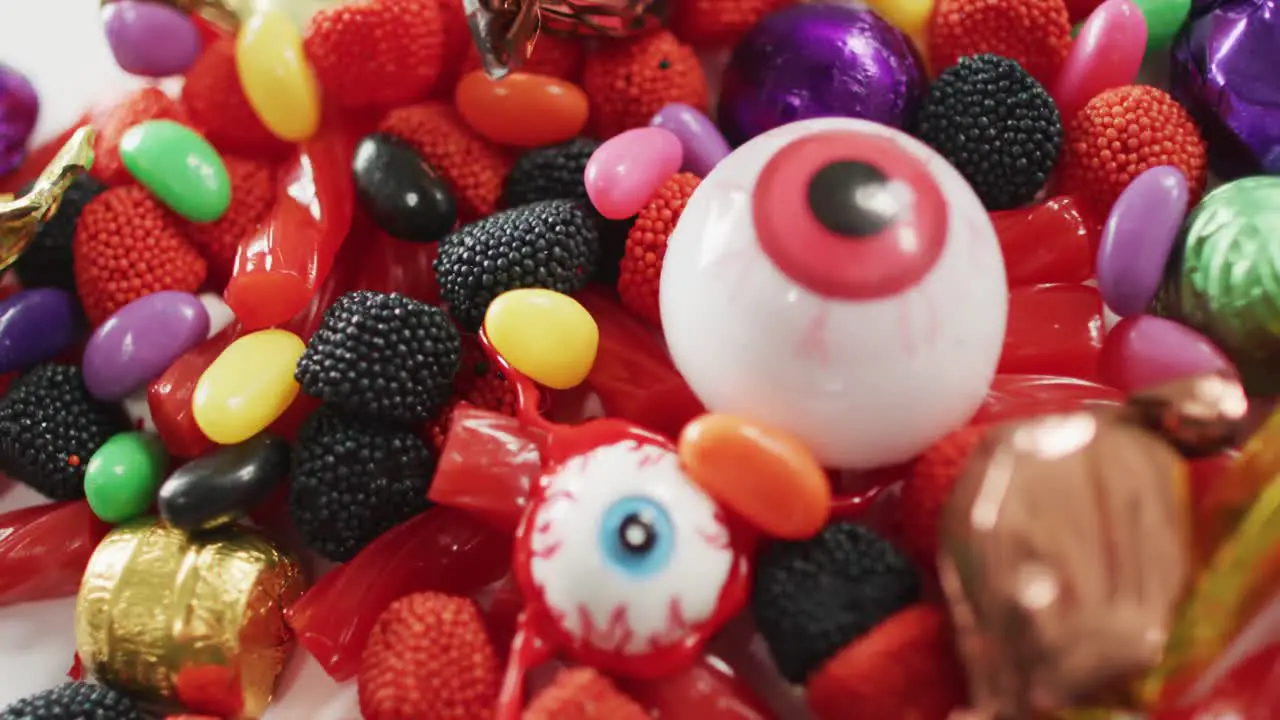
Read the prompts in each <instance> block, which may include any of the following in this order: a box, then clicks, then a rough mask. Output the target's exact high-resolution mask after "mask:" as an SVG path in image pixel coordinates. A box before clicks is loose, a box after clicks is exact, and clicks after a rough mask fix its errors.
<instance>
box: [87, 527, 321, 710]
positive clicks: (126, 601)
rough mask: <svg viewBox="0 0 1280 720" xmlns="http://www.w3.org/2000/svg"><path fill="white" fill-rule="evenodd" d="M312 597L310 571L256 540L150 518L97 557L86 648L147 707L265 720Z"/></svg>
mask: <svg viewBox="0 0 1280 720" xmlns="http://www.w3.org/2000/svg"><path fill="white" fill-rule="evenodd" d="M302 590H303V579H302V574H301V572H300V570H299V567H298V564H297V563H296V562H295V561H294V560H293V559H292V558H291V557H289V556H288V555H287V554H285V553H283V552H282V551H280V550H279V549H278V548H277V547H276V546H275V545H273V544H272V543H271V542H270V541H269V540H267V539H266V538H265V537H263V536H261V535H259V534H257V533H255V532H252V531H249V530H247V529H244V528H225V529H221V530H215V531H210V532H207V533H202V534H200V535H188V534H187V533H185V532H182V531H180V530H176V529H174V528H170V527H168V526H166V525H163V524H161V523H158V522H156V521H155V520H152V519H143V520H139V521H136V522H132V523H129V524H126V525H122V526H120V527H117V528H116V529H115V530H113V531H111V533H110V534H108V535H107V537H106V538H105V539H104V540H103V541H102V543H101V544H100V545H99V546H98V548H97V550H95V551H94V553H93V556H92V558H91V559H90V560H89V566H88V568H87V569H86V570H85V574H84V580H83V581H82V583H81V586H80V594H79V596H78V597H77V599H76V649H77V651H78V652H79V654H80V659H81V661H82V662H83V663H84V667H85V670H86V671H87V672H89V673H91V674H92V675H93V676H95V677H96V678H97V679H98V680H99V681H100V682H103V683H104V684H107V685H110V686H112V687H114V688H117V689H119V690H122V691H124V692H127V693H129V694H131V695H133V696H135V697H138V698H140V699H142V700H144V701H148V702H154V703H157V704H159V705H162V706H168V707H178V706H184V705H185V706H186V707H187V708H188V709H189V710H192V711H195V712H200V713H208V714H212V715H217V716H219V717H233V718H258V717H261V716H262V714H263V712H265V710H266V707H267V704H268V703H269V702H270V700H271V695H272V692H273V691H274V688H275V683H276V677H277V676H278V675H279V673H280V671H281V669H282V668H283V667H284V663H285V660H286V658H287V656H288V652H289V650H290V648H291V637H290V633H289V630H288V627H287V626H286V625H285V622H284V610H285V607H286V606H287V605H288V604H289V603H291V602H293V601H294V600H296V599H297V598H298V597H299V596H300V595H301V594H302Z"/></svg>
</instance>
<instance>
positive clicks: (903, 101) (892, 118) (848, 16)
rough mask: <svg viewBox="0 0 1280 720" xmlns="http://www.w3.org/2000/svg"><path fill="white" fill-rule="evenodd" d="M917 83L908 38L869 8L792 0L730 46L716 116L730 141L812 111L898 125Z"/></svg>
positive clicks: (906, 118) (905, 119)
mask: <svg viewBox="0 0 1280 720" xmlns="http://www.w3.org/2000/svg"><path fill="white" fill-rule="evenodd" d="M924 89H925V78H924V70H923V64H922V63H921V61H920V59H919V57H918V56H917V55H916V52H915V49H914V47H913V46H912V44H911V41H910V40H909V39H907V37H906V36H905V35H903V34H902V32H900V31H899V30H897V29H896V28H894V27H893V26H891V25H889V23H887V22H885V21H884V20H882V19H880V17H879V16H878V15H876V14H875V13H873V12H871V11H870V10H863V9H859V8H854V7H850V6H847V5H823V4H801V5H793V6H791V7H788V8H785V9H783V10H779V11H777V12H775V13H772V14H770V15H767V16H765V17H764V18H763V19H762V20H761V21H760V22H759V23H757V24H756V26H755V28H753V29H752V30H751V32H749V33H747V35H746V37H744V38H743V39H742V41H741V42H740V43H739V44H738V46H737V47H736V48H734V51H733V57H732V59H730V61H729V66H728V67H727V68H726V69H725V72H724V78H723V89H722V90H721V93H720V105H719V113H718V115H719V117H718V119H719V124H720V129H721V131H723V132H724V135H725V138H726V139H727V140H728V141H729V142H730V143H731V144H732V145H734V146H737V145H741V144H742V143H744V142H746V141H747V140H750V139H751V138H753V137H755V136H756V135H759V134H760V133H763V132H765V131H767V130H772V129H773V128H775V127H778V126H779V125H784V124H786V123H789V122H795V121H797V120H806V119H809V118H816V117H853V118H862V119H865V120H872V121H875V122H878V123H882V124H885V125H890V126H892V127H896V128H905V127H907V126H908V125H909V124H910V123H911V122H912V121H913V120H914V118H915V113H916V110H917V108H918V107H919V105H920V98H921V95H922V94H923V92H924Z"/></svg>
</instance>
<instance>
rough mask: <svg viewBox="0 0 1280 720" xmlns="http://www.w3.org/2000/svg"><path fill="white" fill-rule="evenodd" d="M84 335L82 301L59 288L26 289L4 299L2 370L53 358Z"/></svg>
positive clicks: (0, 316)
mask: <svg viewBox="0 0 1280 720" xmlns="http://www.w3.org/2000/svg"><path fill="white" fill-rule="evenodd" d="M79 335H80V303H79V302H77V301H76V298H75V296H73V295H72V294H71V293H69V292H67V291H65V290H58V289H56V288H37V289H35V290H23V291H22V292H20V293H17V294H15V295H13V296H11V297H9V298H7V299H5V300H4V301H3V302H0V373H7V372H13V371H14V370H24V369H26V368H29V367H31V366H33V365H38V364H40V363H42V362H44V361H46V360H52V359H54V358H55V357H57V356H58V355H60V354H62V352H63V351H65V350H66V349H67V348H69V347H71V346H72V344H74V343H75V341H76V338H77V337H78V336H79Z"/></svg>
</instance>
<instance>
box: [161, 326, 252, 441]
mask: <svg viewBox="0 0 1280 720" xmlns="http://www.w3.org/2000/svg"><path fill="white" fill-rule="evenodd" d="M241 333H242V331H241V328H240V325H239V324H238V323H232V324H230V325H228V326H227V327H225V328H223V330H222V332H220V333H218V334H217V335H214V336H213V337H211V338H209V339H208V340H205V341H204V342H202V343H200V344H199V345H197V346H195V347H193V348H191V349H190V350H188V351H187V352H186V353H184V354H183V355H182V357H180V358H178V359H177V360H175V361H174V363H173V364H172V365H170V366H169V369H168V370H165V371H164V374H162V375H161V376H160V377H158V378H156V379H155V380H153V381H152V382H151V385H150V386H149V387H148V388H147V407H148V409H150V410H151V420H152V422H153V423H154V424H155V426H156V433H157V434H159V435H160V440H161V441H162V442H163V443H164V446H165V449H166V450H168V451H169V454H170V455H173V456H174V457H181V458H196V457H200V456H201V455H203V454H205V453H206V452H208V451H209V450H212V449H213V447H214V442H213V441H212V440H210V439H209V438H207V437H205V434H204V432H203V431H202V430H200V427H199V426H198V425H196V419H195V416H194V415H193V414H192V412H191V396H192V395H193V394H195V391H196V383H197V382H199V380H200V376H201V375H203V374H204V371H205V370H207V369H208V368H209V366H210V365H212V364H213V361H214V360H216V359H217V358H218V356H219V355H221V354H222V351H223V350H226V349H227V346H228V345H230V344H231V343H232V342H233V341H235V339H236V338H238V337H240V335H241Z"/></svg>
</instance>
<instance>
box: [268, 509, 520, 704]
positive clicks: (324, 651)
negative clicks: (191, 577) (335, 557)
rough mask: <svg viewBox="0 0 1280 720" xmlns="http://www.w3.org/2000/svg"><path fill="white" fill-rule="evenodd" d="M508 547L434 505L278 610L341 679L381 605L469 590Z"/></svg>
mask: <svg viewBox="0 0 1280 720" xmlns="http://www.w3.org/2000/svg"><path fill="white" fill-rule="evenodd" d="M511 548H512V541H511V537H510V536H509V535H506V534H504V533H500V532H498V531H496V530H493V529H492V528H490V527H489V526H487V525H485V524H484V523H482V522H481V521H479V520H476V519H474V518H472V517H470V516H468V515H467V514H466V513H464V512H462V511H460V510H454V509H452V508H446V507H434V508H431V509H430V510H428V511H426V512H424V513H422V514H421V515H418V516H417V517H415V518H413V519H412V520H409V521H406V522H404V523H401V524H400V525H397V526H396V527H394V528H392V529H391V530H389V531H388V532H385V533H383V534H382V536H381V537H379V538H378V539H377V540H374V541H373V542H372V543H370V544H369V545H368V546H367V547H365V549H364V550H361V551H360V554H359V555H357V556H356V557H355V558H354V559H352V560H351V561H350V562H348V563H346V564H344V565H342V566H340V567H338V568H336V569H335V570H333V571H332V572H330V573H329V574H328V575H325V576H324V577H323V578H321V579H320V581H319V582H317V583H316V584H315V585H314V586H313V587H312V588H311V589H310V590H308V591H307V592H306V594H304V595H303V596H302V598H301V599H300V600H298V602H296V603H294V604H293V606H292V607H290V608H289V609H288V611H287V614H286V618H287V620H288V623H289V626H290V627H292V628H293V631H294V633H295V634H296V635H297V638H298V642H299V643H301V644H302V646H303V647H305V648H306V649H307V651H308V652H310V653H311V654H312V655H313V656H315V658H316V660H318V661H319V662H320V665H321V666H323V667H324V669H325V672H327V673H328V674H329V676H330V677H332V678H333V679H335V680H338V681H343V680H347V679H349V678H351V677H352V676H354V675H355V674H356V671H357V670H359V669H360V656H361V654H362V653H363V652H364V646H365V643H366V642H367V641H368V639H369V632H370V631H371V630H372V629H373V625H374V623H375V622H376V621H377V619H378V616H379V615H380V614H381V613H382V611H383V610H385V609H386V608H387V606H388V605H390V604H391V603H392V602H394V601H395V600H397V599H399V598H402V597H404V596H405V595H408V594H410V593H415V592H421V591H425V590H434V591H437V592H445V593H450V594H454V595H471V594H473V593H475V592H476V591H478V590H479V589H480V588H483V587H485V586H487V585H489V584H491V583H493V582H495V581H496V580H498V579H499V578H501V577H502V576H503V575H504V574H505V573H506V572H507V568H508V567H509V565H510V561H511Z"/></svg>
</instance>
